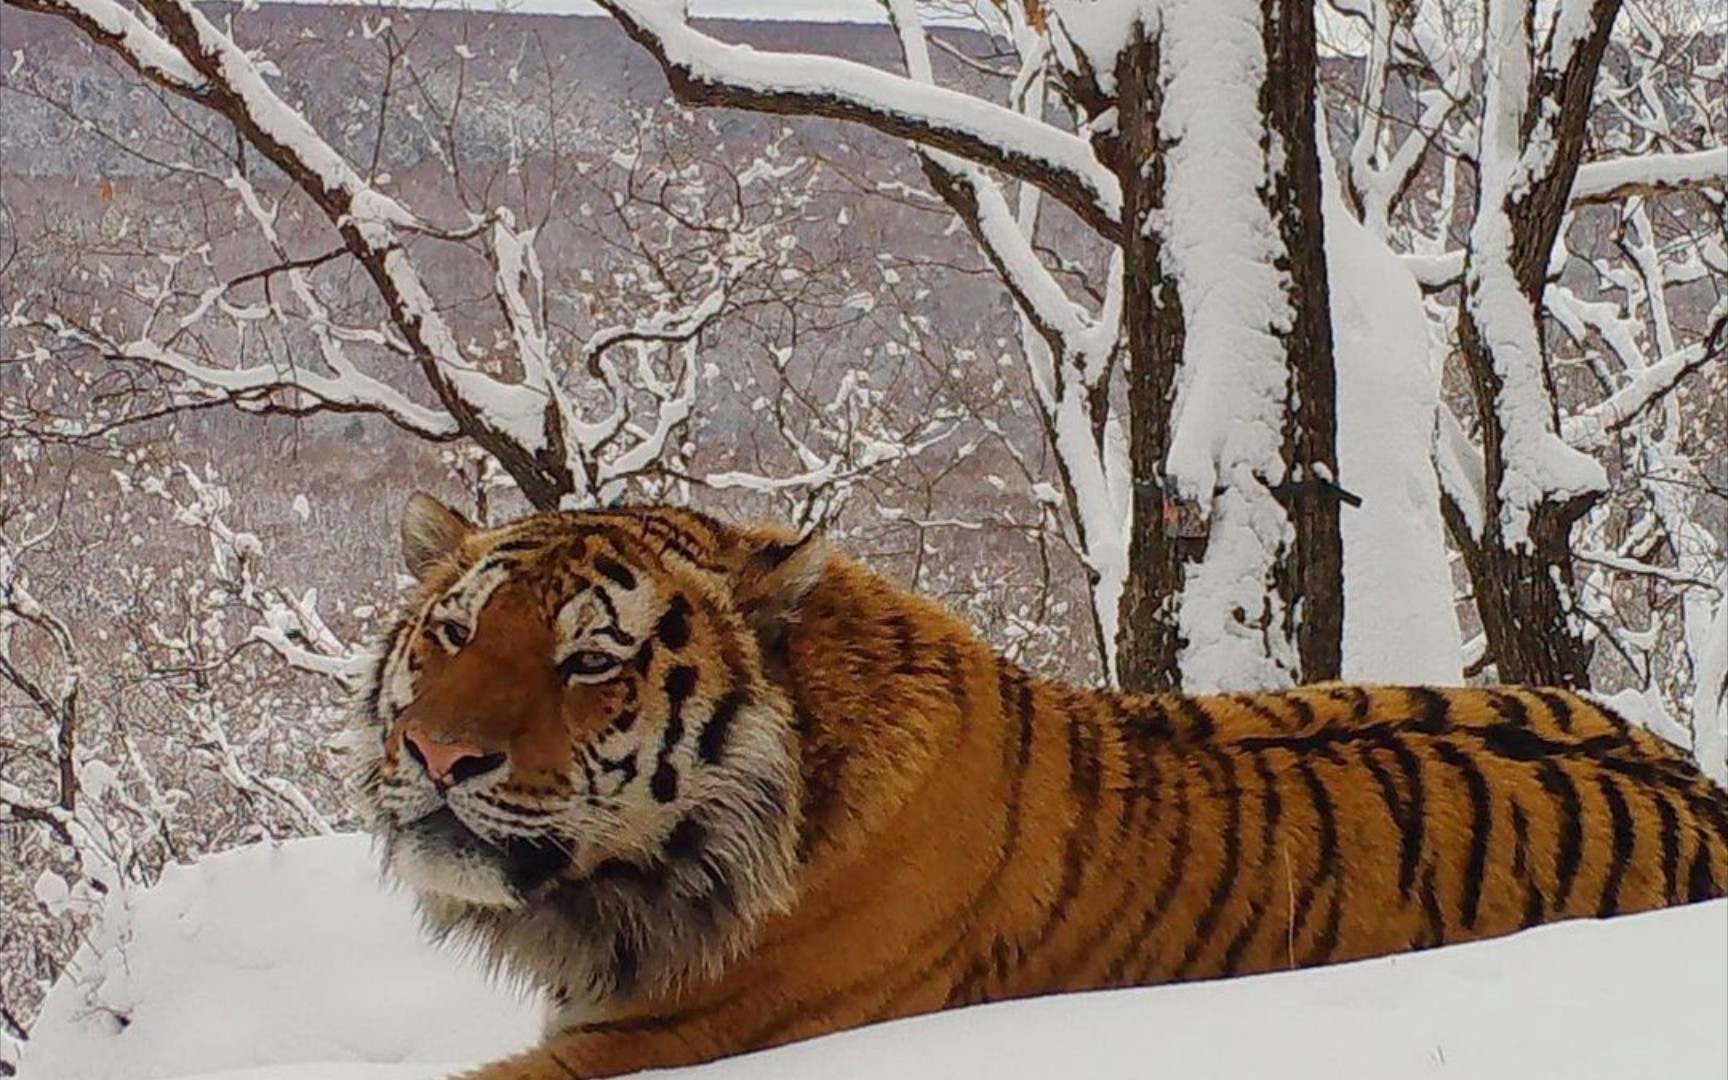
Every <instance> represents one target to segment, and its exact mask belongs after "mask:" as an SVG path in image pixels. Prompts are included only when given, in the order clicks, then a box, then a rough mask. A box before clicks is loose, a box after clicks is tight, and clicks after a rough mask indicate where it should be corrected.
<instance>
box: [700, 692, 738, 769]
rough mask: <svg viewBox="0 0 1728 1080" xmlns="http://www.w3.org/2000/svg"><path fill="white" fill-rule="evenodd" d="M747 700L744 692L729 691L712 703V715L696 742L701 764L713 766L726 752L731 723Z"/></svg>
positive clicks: (703, 726)
mask: <svg viewBox="0 0 1728 1080" xmlns="http://www.w3.org/2000/svg"><path fill="white" fill-rule="evenodd" d="M748 700H749V696H748V695H747V694H745V693H744V691H742V690H729V691H727V693H726V694H725V696H723V697H722V698H721V699H720V700H719V701H717V702H715V703H714V715H713V716H710V717H709V718H708V722H707V723H706V724H704V725H702V734H701V735H700V736H699V737H698V738H697V740H696V756H697V757H698V758H700V759H701V760H702V761H703V763H705V764H708V765H713V764H715V763H717V762H718V761H719V760H720V757H721V755H722V754H724V753H725V751H726V736H727V733H728V732H730V731H731V730H732V722H733V721H734V720H736V719H737V718H738V710H739V709H741V708H743V707H744V704H745V703H746V702H747V701H748Z"/></svg>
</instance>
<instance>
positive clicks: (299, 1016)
mask: <svg viewBox="0 0 1728 1080" xmlns="http://www.w3.org/2000/svg"><path fill="white" fill-rule="evenodd" d="M538 1036H539V1007H538V1005H529V1004H527V1003H525V1002H524V1001H522V1000H520V999H518V998H514V997H512V996H511V995H510V994H508V993H506V992H505V991H503V990H501V989H498V988H496V987H493V986H491V985H489V984H488V983H487V981H486V979H485V978H484V977H483V976H482V975H481V974H480V972H479V970H478V968H476V967H475V966H473V965H470V964H467V963H465V962H464V961H463V959H462V958H461V957H460V956H458V955H455V954H454V953H452V952H449V951H446V950H441V949H437V948H434V947H432V946H431V945H429V944H427V943H426V941H425V940H424V939H423V938H422V936H421V934H420V927H419V923H418V921H417V920H416V917H415V915H414V908H413V903H412V901H411V900H410V899H409V898H408V897H407V896H406V895H405V894H403V893H401V892H399V891H396V890H392V889H388V888H386V887H385V886H384V885H383V884H382V883H381V882H380V879H379V874H378V859H377V857H376V855H375V854H374V853H373V851H372V847H371V843H370V841H369V840H368V839H367V838H366V837H364V836H359V835H345V836H330V837H319V838H314V839H307V840H293V841H289V842H286V843H281V844H258V845H254V846H251V847H245V848H240V849H237V850H235V851H229V852H225V853H223V854H221V855H214V856H210V857H208V858H205V859H202V860H200V861H199V862H197V863H195V864H193V865H190V866H173V867H169V868H168V870H167V871H166V872H164V873H163V875H162V880H161V881H160V882H159V883H157V884H156V885H155V886H154V887H152V888H150V889H147V890H143V891H142V892H134V893H129V894H127V895H125V896H122V897H120V898H118V899H116V900H113V901H111V902H110V903H109V906H108V910H107V911H106V912H105V913H104V916H103V919H102V922H101V924H100V925H99V926H98V927H97V929H96V931H95V932H94V933H93V934H92V935H91V938H90V940H89V941H88V942H87V943H86V944H85V946H84V947H83V948H82V949H81V950H80V951H79V953H78V956H77V957H76V958H75V959H74V960H73V965H72V971H71V974H70V975H69V976H68V977H66V978H63V979H62V980H61V981H60V982H59V983H58V984H57V985H56V986H55V987H54V989H53V990H52V991H51V992H50V993H49V995H48V999H47V1001H46V1002H44V1004H43V1009H42V1014H41V1017H40V1019H39V1020H38V1021H37V1023H36V1025H35V1031H34V1037H33V1038H32V1039H31V1040H30V1042H28V1043H27V1044H25V1053H24V1057H23V1061H22V1063H21V1065H22V1068H21V1069H20V1071H19V1075H20V1077H22V1080H167V1078H172V1077H181V1076H188V1075H192V1074H197V1073H208V1072H219V1071H221V1070H226V1069H243V1068H252V1067H255V1066H259V1065H278V1064H283V1065H287V1064H293V1065H300V1064H303V1063H306V1062H319V1061H329V1062H355V1061H360V1062H383V1063H399V1062H406V1063H415V1062H418V1063H428V1064H430V1065H433V1066H437V1067H430V1068H427V1067H423V1068H421V1069H420V1070H418V1071H413V1070H401V1071H395V1072H392V1071H380V1072H373V1073H369V1074H368V1076H370V1077H375V1078H376V1080H386V1078H389V1080H397V1078H401V1080H408V1078H410V1077H413V1078H416V1080H417V1078H418V1077H422V1076H439V1075H442V1074H443V1073H444V1072H447V1071H448V1068H447V1065H448V1063H450V1062H472V1061H477V1060H482V1059H486V1058H491V1057H499V1056H503V1055H504V1054H508V1053H512V1052H514V1051H516V1050H519V1049H521V1048H522V1047H524V1046H528V1045H530V1044H532V1043H533V1042H534V1041H535V1040H536V1039H537V1038H538ZM247 1075H248V1080H253V1076H254V1074H247ZM255 1075H256V1078H257V1080H264V1078H265V1077H269V1078H270V1080H280V1078H283V1077H293V1078H294V1080H312V1078H318V1080H335V1078H337V1077H341V1076H343V1075H344V1074H343V1073H342V1072H341V1071H330V1072H319V1071H317V1070H309V1069H290V1070H271V1071H266V1072H262V1073H257V1074H255Z"/></svg>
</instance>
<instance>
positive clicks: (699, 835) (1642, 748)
mask: <svg viewBox="0 0 1728 1080" xmlns="http://www.w3.org/2000/svg"><path fill="white" fill-rule="evenodd" d="M401 542H402V550H403V558H404V560H405V562H406V564H407V566H408V569H409V570H410V572H411V573H412V574H413V576H414V577H415V579H417V585H416V586H415V589H414V592H413V595H412V599H411V601H410V602H409V603H408V605H407V611H406V613H405V614H404V615H403V616H402V617H401V618H400V620H399V621H398V622H396V623H395V625H394V628H393V629H392V630H391V631H390V632H389V633H388V634H387V635H386V636H385V638H384V639H383V642H382V645H381V647H380V648H379V650H378V653H377V658H376V661H375V663H374V665H373V668H372V673H371V678H370V681H369V682H368V684H367V686H366V688H365V690H364V693H363V694H362V695H361V698H362V704H361V707H360V710H359V711H360V713H361V718H360V728H361V733H362V736H363V737H362V738H361V739H360V742H361V743H362V744H363V746H364V747H365V748H366V749H365V750H364V752H363V754H362V756H361V757H360V759H359V761H358V763H357V768H356V773H355V778H354V789H355V793H356V795H357V799H358V803H359V806H360V809H361V812H362V815H363V817H364V820H365V822H366V824H367V826H368V827H369V829H370V830H371V831H372V832H373V833H374V834H375V835H376V837H377V838H378V839H379V848H380V851H381V854H382V859H383V863H384V867H385V872H386V875H387V876H388V877H389V878H391V879H393V880H395V881H397V882H400V883H403V884H405V885H406V886H408V887H409V890H410V891H411V893H412V894H413V896H414V897H415V898H416V903H417V907H418V911H419V916H420V918H421V919H422V921H423V922H424V924H425V926H426V928H427V929H428V930H429V932H430V935H431V936H432V937H434V938H436V939H439V940H442V941H445V942H448V943H452V944H454V945H457V946H459V947H462V948H465V949H467V950H469V951H471V952H472V953H474V954H476V955H477V957H478V958H479V959H480V960H481V962H483V963H484V964H486V965H487V966H489V967H490V968H491V969H493V970H494V971H495V972H503V973H505V974H507V975H508V976H509V977H511V978H513V979H515V980H519V981H521V982H523V983H526V984H528V985H530V986H532V987H534V988H535V989H537V990H538V992H539V993H540V994H541V995H542V996H543V997H544V998H545V999H546V1001H547V1005H548V1007H547V1013H546V1021H545V1027H544V1032H543V1037H542V1040H541V1041H540V1042H539V1044H538V1045H537V1046H535V1047H534V1048H532V1049H530V1050H528V1051H526V1052H524V1053H522V1054H520V1055H518V1056H516V1057H512V1058H508V1059H505V1060H503V1061H500V1062H497V1063H495V1064H492V1065H490V1066H487V1067H483V1068H481V1069H480V1070H479V1071H477V1072H473V1073H470V1074H468V1075H469V1077H470V1080H568V1078H572V1077H604V1076H615V1075H619V1074H623V1073H630V1072H635V1071H637V1070H642V1069H652V1068H667V1067H675V1066H683V1065H691V1064H696V1063H701V1062H706V1061H709V1060H713V1059H717V1058H721V1057H725V1056H729V1055H734V1054H740V1053H745V1052H748V1051H755V1050H760V1049H764V1048H768V1047H773V1046H777V1045H780V1044H784V1043H787V1042H791V1041H794V1040H802V1039H807V1038H811V1037H814V1036H818V1035H823V1034H826V1033H830V1032H835V1031H839V1030H842V1029H847V1028H853V1027H857V1026H860V1025H865V1024H870V1023H875V1022H879V1021H885V1020H890V1019H894V1018H899V1017H907V1016H912V1015H916V1014H923V1013H930V1012H934V1011H937V1010H942V1009H949V1008H954V1007H959V1006H967V1005H973V1004H978V1003H984V1002H994V1001H1002V1000H1007V999H1013V998H1025V997H1030V996H1034V995H1042V994H1050V993H1057V992H1069V991H1086V990H1098V989H1105V988H1117V987H1129V986H1142V985H1149V984H1161V983H1172V982H1179V981H1183V980H1193V979H1212V978H1220V977H1225V976H1234V975H1245V974H1249V973H1255V972H1269V971H1275V970H1282V969H1287V968H1297V967H1306V966H1312V965H1320V964H1330V963H1337V962H1341V961H1348V960H1356V959H1361V958H1366V957H1374V956H1381V955H1386V954H1391V953H1398V952H1403V951H1409V950H1417V949H1426V948H1430V947H1433V946H1438V945H1445V944H1449V943H1453V942H1462V941H1470V940H1474V939H1480V938H1487V937H1492V936H1496V935H1502V934H1507V933H1511V932H1513V931H1517V930H1520V929H1522V928H1525V927H1530V926H1534V925H1537V924H1541V923H1549V922H1554V921H1556V920H1561V919H1572V918H1581V917H1600V916H1609V915H1615V914H1619V913H1623V912H1634V911H1640V910H1644V909H1648V908H1654V907H1659V906H1663V905H1670V904H1683V903H1690V902H1694V901H1701V900H1706V899H1710V898H1716V897H1721V896H1723V895H1724V892H1725V891H1728V793H1725V792H1724V791H1723V790H1722V789H1721V788H1719V787H1717V786H1715V785H1714V784H1713V783H1712V782H1711V781H1710V780H1708V779H1707V778H1706V777H1704V776H1703V775H1701V774H1700V772H1699V770H1698V769H1697V768H1696V767H1695V765H1694V764H1693V763H1691V762H1690V761H1689V760H1688V759H1687V758H1686V757H1685V756H1684V755H1683V754H1682V753H1681V752H1680V751H1678V750H1676V749H1675V748H1672V747H1670V746H1669V745H1668V744H1666V743H1664V742H1662V741H1661V740H1659V739H1657V738H1656V737H1655V736H1653V735H1651V734H1649V733H1648V732H1646V731H1645V730H1642V729H1640V728H1637V727H1635V726H1632V725H1629V724H1628V723H1627V722H1626V721H1624V720H1623V719H1622V718H1620V717H1619V716H1617V715H1615V714H1614V713H1613V712H1611V711H1609V710H1608V709H1607V708H1604V707H1603V706H1602V705H1601V704H1598V703H1596V702H1594V701H1592V700H1589V699H1587V698H1585V697H1582V696H1580V695H1578V694H1575V693H1570V692H1567V691H1564V690H1557V689H1538V688H1519V687H1498V688H1433V687H1421V686H1410V687H1383V686H1358V685H1348V684H1339V683H1334V684H1327V685H1322V686H1314V687H1306V688H1297V689H1292V690H1288V691H1281V692H1243V693H1225V694H1216V695H1209V696H1182V695H1178V694H1161V695H1132V694H1126V693H1120V692H1115V691H1112V690H1108V689H1091V688H1085V687H1081V686H1076V685H1068V684H1065V683H1062V682H1058V681H1053V680H1050V679H1046V678H1041V677H1038V676H1036V675H1034V674H1032V673H1030V672H1029V671H1028V670H1027V669H1025V668H1024V667H1022V666H1020V665H1018V664H1016V663H1013V662H1010V661H1009V660H1007V659H1005V658H1003V657H1002V656H1000V655H998V654H996V653H995V652H994V651H993V650H992V649H991V648H990V647H989V646H988V645H987V644H986V643H985V642H984V641H983V640H982V639H981V638H980V637H979V636H978V635H977V634H975V633H974V632H973V631H972V630H971V629H970V628H969V627H968V626H967V625H966V624H965V623H964V622H963V621H961V620H960V619H959V618H958V617H956V616H955V615H953V614H951V613H949V612H948V611H947V610H945V609H944V608H943V607H941V606H939V605H938V604H936V603H935V602H933V601H931V600H928V599H925V598H922V597H920V596H918V595H915V594H913V593H911V592H908V591H907V590H905V589H902V588H900V587H898V586H896V585H895V584H893V583H892V582H891V581H889V580H888V579H886V578H884V577H882V576H880V575H878V574H876V573H873V572H872V571H870V570H868V569H866V568H865V567H864V566H862V565H860V564H859V563H857V562H854V561H852V560H851V559H849V558H847V557H845V556H844V555H842V554H840V553H839V552H838V551H836V550H834V549H833V548H832V547H831V546H830V545H829V544H827V543H826V542H825V541H824V540H823V539H822V538H821V537H820V536H819V535H810V536H799V535H797V534H794V533H792V532H789V531H787V530H785V529H781V528H776V527H773V526H762V527H741V526H734V525H729V524H724V523H722V522H720V521H719V520H716V519H715V518H713V517H711V516H708V515H705V514H702V513H699V512H696V511H693V510H689V509H680V508H672V507H665V506H645V507H633V508H619V509H597V510H582V511H562V512H549V513H541V514H536V515H533V516H529V517H526V518H523V519H521V520H518V521H515V522H513V523H510V524H506V525H503V526H499V527H486V528H481V527H477V526H475V525H473V524H471V523H470V522H469V521H468V520H467V519H465V518H464V517H463V516H462V515H460V514H459V513H457V512H456V511H454V510H452V509H450V508H449V507H447V506H444V505H443V504H441V503H440V502H438V501H437V500H436V499H434V498H433V497H431V496H428V495H425V494H419V493H417V494H415V495H413V496H412V497H411V498H410V499H409V501H408V502H407V505H406V507H405V509H404V511H403V514H402V518H401Z"/></svg>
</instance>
